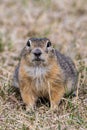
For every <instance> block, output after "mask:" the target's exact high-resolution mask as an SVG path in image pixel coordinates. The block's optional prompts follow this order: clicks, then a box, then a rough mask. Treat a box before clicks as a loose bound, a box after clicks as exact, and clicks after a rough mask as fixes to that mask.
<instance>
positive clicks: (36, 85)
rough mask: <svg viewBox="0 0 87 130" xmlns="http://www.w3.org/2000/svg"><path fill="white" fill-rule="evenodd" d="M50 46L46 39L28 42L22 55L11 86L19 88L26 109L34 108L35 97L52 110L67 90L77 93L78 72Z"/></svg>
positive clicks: (70, 62)
mask: <svg viewBox="0 0 87 130" xmlns="http://www.w3.org/2000/svg"><path fill="white" fill-rule="evenodd" d="M48 43H49V44H48ZM50 44H51V42H50V40H49V39H47V38H42V39H38V38H31V39H29V41H28V42H27V45H26V46H25V47H24V49H23V51H22V53H21V60H20V63H19V65H18V66H19V67H18V71H17V74H16V73H15V75H16V76H15V77H17V79H16V78H14V84H15V82H17V84H18V85H19V89H20V92H21V96H22V99H23V101H24V103H25V104H26V105H27V106H28V107H32V108H33V107H34V105H35V103H36V101H37V99H38V97H47V98H48V99H49V101H50V104H51V107H52V108H55V107H56V106H58V103H59V102H60V100H61V98H62V97H63V96H64V94H65V93H66V90H67V91H68V92H71V91H72V90H73V91H74V90H75V89H76V82H77V71H76V69H75V66H74V64H73V62H72V61H71V59H70V58H69V59H68V57H65V56H64V55H62V54H60V53H59V52H57V51H56V50H55V49H54V48H53V47H52V45H50ZM38 49H39V50H38ZM38 51H40V52H41V54H39V52H38ZM36 54H37V55H36ZM38 54H39V56H38ZM60 60H61V61H60ZM65 66H66V67H65ZM14 86H15V85H14ZM16 87H18V86H16Z"/></svg>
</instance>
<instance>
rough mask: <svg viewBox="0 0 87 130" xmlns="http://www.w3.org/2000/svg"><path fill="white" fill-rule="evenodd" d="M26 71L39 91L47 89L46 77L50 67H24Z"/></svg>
mask: <svg viewBox="0 0 87 130" xmlns="http://www.w3.org/2000/svg"><path fill="white" fill-rule="evenodd" d="M24 68H25V71H26V72H27V74H28V75H29V77H31V78H32V80H33V84H34V86H35V87H36V89H37V90H39V91H40V90H43V89H44V87H46V75H47V73H48V71H49V68H48V67H28V66H24Z"/></svg>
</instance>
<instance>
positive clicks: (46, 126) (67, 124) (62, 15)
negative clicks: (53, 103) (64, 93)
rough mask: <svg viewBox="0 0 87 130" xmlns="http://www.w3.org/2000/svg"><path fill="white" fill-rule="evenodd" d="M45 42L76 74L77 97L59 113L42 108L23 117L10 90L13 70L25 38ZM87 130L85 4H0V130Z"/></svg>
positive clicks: (25, 0)
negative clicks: (68, 59) (66, 57)
mask: <svg viewBox="0 0 87 130" xmlns="http://www.w3.org/2000/svg"><path fill="white" fill-rule="evenodd" d="M35 36H37V37H44V36H46V37H48V38H50V39H51V41H52V42H53V43H54V45H55V43H56V44H57V46H56V47H57V48H58V49H59V50H60V51H61V52H62V53H65V54H66V55H69V56H70V57H71V58H72V59H73V60H74V61H75V64H76V67H77V69H78V72H79V79H78V89H77V96H76V97H72V98H70V97H67V98H63V99H62V103H61V104H60V105H59V108H58V110H56V111H52V110H50V108H49V107H47V106H45V105H41V107H37V109H36V110H35V111H31V112H26V111H25V107H24V105H23V102H22V100H21V98H20V95H19V93H18V92H17V90H15V89H14V88H12V87H11V81H12V75H13V71H14V67H15V66H16V64H17V62H18V60H19V57H18V56H19V53H20V51H21V48H22V47H23V46H24V44H25V43H26V41H27V39H28V37H35ZM86 129H87V1H86V0H77V1H76V0H71V1H67V0H61V1H58V0H47V1H45V0H42V1H41V0H36V1H34V0H20V1H18V0H15V1H11V0H0V130H86Z"/></svg>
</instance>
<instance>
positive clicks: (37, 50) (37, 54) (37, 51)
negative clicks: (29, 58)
mask: <svg viewBox="0 0 87 130" xmlns="http://www.w3.org/2000/svg"><path fill="white" fill-rule="evenodd" d="M33 54H34V55H35V56H37V57H39V56H40V55H41V54H42V52H41V50H40V49H35V50H34V52H33Z"/></svg>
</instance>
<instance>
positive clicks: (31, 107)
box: [26, 105, 36, 112]
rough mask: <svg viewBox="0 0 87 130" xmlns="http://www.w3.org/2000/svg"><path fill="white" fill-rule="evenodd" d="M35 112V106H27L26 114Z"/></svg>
mask: <svg viewBox="0 0 87 130" xmlns="http://www.w3.org/2000/svg"><path fill="white" fill-rule="evenodd" d="M35 110H36V105H27V106H26V112H31V111H35Z"/></svg>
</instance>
